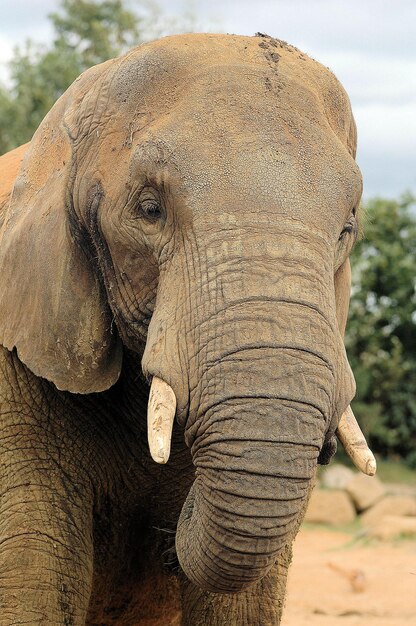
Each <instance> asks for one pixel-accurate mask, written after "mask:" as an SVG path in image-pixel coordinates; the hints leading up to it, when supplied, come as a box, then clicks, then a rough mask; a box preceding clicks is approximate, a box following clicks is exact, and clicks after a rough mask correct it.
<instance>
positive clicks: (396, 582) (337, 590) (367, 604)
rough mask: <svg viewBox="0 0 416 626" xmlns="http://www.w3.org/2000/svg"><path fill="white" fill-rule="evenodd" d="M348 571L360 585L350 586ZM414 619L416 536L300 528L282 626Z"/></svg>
mask: <svg viewBox="0 0 416 626" xmlns="http://www.w3.org/2000/svg"><path fill="white" fill-rule="evenodd" d="M357 570H358V571H357ZM349 572H352V573H353V574H354V575H355V578H354V580H355V583H354V584H355V585H356V587H357V588H358V589H361V588H362V591H354V590H353V586H352V583H351V582H350V580H349V579H348V578H347V577H346V575H347V574H348V573H349ZM415 624H416V541H412V540H405V539H402V540H398V541H395V542H393V541H392V542H375V541H373V542H369V541H367V540H364V539H362V538H361V539H355V540H354V538H353V537H352V535H350V534H345V533H342V532H336V531H332V530H327V529H321V528H319V529H318V528H304V529H302V531H301V532H300V533H299V535H298V537H297V540H296V543H295V550H294V558H293V564H292V568H291V571H290V574H289V584H288V597H287V601H286V611H285V613H284V617H283V620H282V626H410V625H412V626H415Z"/></svg>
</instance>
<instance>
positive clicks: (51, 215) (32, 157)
mask: <svg viewBox="0 0 416 626" xmlns="http://www.w3.org/2000/svg"><path fill="white" fill-rule="evenodd" d="M355 146H356V130H355V124H354V120H353V117H352V113H351V109H350V104H349V101H348V98H347V95H346V94H345V92H344V90H343V88H342V87H341V85H340V84H339V83H338V81H337V80H336V78H335V77H334V76H333V75H332V74H331V72H330V71H329V70H327V69H326V68H324V67H323V66H321V65H320V64H318V63H317V62H315V61H313V60H311V59H309V58H308V57H306V56H305V55H304V54H302V53H301V52H299V50H297V49H296V48H293V47H291V46H289V45H287V44H285V43H283V42H280V41H277V40H273V39H271V38H269V37H266V36H261V37H260V36H258V37H253V38H250V37H237V36H225V35H186V36H177V37H170V38H166V39H162V40H160V41H157V42H153V43H150V44H146V45H143V46H140V47H138V48H136V49H134V50H132V51H131V52H130V53H129V54H127V55H126V56H124V57H121V58H118V59H115V60H113V61H109V62H107V63H104V64H102V65H99V66H97V67H94V68H92V69H91V70H88V71H87V72H85V73H84V74H83V75H81V76H80V78H79V79H78V80H77V81H76V82H75V83H74V84H73V85H72V86H71V87H70V88H69V89H68V91H67V92H66V93H65V94H64V96H62V98H61V99H60V100H59V101H58V102H57V104H56V105H55V106H54V107H53V109H52V110H51V112H50V113H49V115H48V116H47V117H46V118H45V120H44V121H43V123H42V124H41V126H40V128H39V129H38V131H37V132H36V134H35V136H34V137H33V140H32V142H31V145H30V148H29V150H28V152H27V154H26V156H25V159H24V162H23V165H22V169H21V172H20V175H19V177H18V179H17V181H16V184H15V187H14V190H13V194H12V198H11V202H10V205H9V209H8V213H7V215H6V218H5V222H4V226H3V230H2V238H1V244H0V268H1V272H0V275H1V293H2V298H1V303H0V319H1V322H0V325H1V328H0V334H1V337H0V339H1V342H2V344H3V345H5V346H6V347H7V348H9V349H10V350H11V349H13V348H16V349H17V351H18V354H19V356H20V359H21V360H22V361H23V362H24V363H25V364H26V365H27V366H28V367H29V368H30V369H31V370H32V371H33V372H34V373H35V374H37V375H39V376H42V377H44V378H46V379H48V380H49V381H52V382H53V383H54V384H55V385H56V386H57V387H58V389H61V390H67V391H70V392H73V393H91V392H98V391H102V390H104V389H107V388H108V387H110V386H111V385H112V384H113V383H114V382H115V381H116V380H117V378H118V376H119V374H120V371H121V367H122V354H123V350H122V346H123V345H124V346H127V347H128V348H129V349H131V350H133V351H135V352H136V353H137V355H138V356H137V358H138V359H140V358H141V359H142V368H143V372H144V374H145V375H146V377H148V379H149V382H150V380H151V379H154V380H156V381H159V382H157V385H156V386H155V389H154V393H153V394H152V397H151V402H150V407H151V408H150V411H151V414H152V415H151V424H150V431H151V433H152V431H153V430H154V423H153V421H152V420H153V419H154V417H155V415H156V417H159V418H160V421H162V422H163V419H166V421H167V422H168V430H169V422H170V419H171V417H172V416H173V415H175V414H176V417H177V420H178V422H179V423H180V424H181V425H182V427H183V429H184V436H185V441H186V443H187V445H188V446H189V447H190V449H191V452H192V458H193V462H194V465H195V481H194V484H193V487H192V489H191V492H190V493H189V496H188V499H187V501H186V502H185V504H184V507H183V510H182V514H181V518H180V520H179V524H178V530H177V538H176V545H177V551H178V556H179V560H180V563H181V565H182V568H183V570H184V571H185V573H186V574H187V576H188V577H189V578H190V579H191V580H193V581H194V582H195V583H196V584H197V585H199V586H200V587H202V588H203V589H207V590H211V591H215V592H235V591H239V590H241V589H243V588H245V587H246V586H247V585H249V584H251V583H252V582H253V581H256V580H258V579H259V578H261V577H262V576H264V575H265V573H266V572H267V571H268V569H269V568H270V567H271V566H272V564H273V563H274V561H275V560H276V556H277V555H278V553H279V551H280V550H281V549H282V548H283V546H285V545H286V543H287V542H288V538H289V537H291V535H292V534H293V529H294V528H295V526H296V523H297V520H298V518H299V515H300V511H301V510H302V508H303V507H304V504H305V501H306V499H307V496H308V492H309V490H310V485H311V481H312V478H313V475H314V471H315V468H316V464H317V460H318V458H319V456H320V455H321V459H322V458H323V457H325V456H330V453H331V452H333V440H334V433H335V431H336V428H337V426H338V423H339V420H340V416H341V414H342V413H343V411H344V410H345V409H346V408H347V407H348V405H349V403H350V401H351V399H352V398H353V396H354V391H355V385H354V380H353V376H352V373H351V370H350V367H349V365H348V362H347V359H346V354H345V349H344V345H343V330H344V326H345V319H346V315H347V309H348V300H349V264H348V263H349V262H348V255H349V252H350V250H351V248H352V246H353V244H354V240H355V238H356V234H357V230H358V218H359V216H358V204H359V200H360V196H361V188H362V185H361V176H360V172H359V169H358V167H357V165H356V163H355V161H354V156H355ZM160 381H162V382H160ZM138 384H139V383H138ZM160 385H161V386H160ZM163 393H166V397H165V396H163V397H162V396H160V395H159V396H157V394H163ZM176 403H177V407H176ZM163 405H165V406H166V411H167V413H166V415H160V406H162V407H163ZM158 411H159V413H158ZM159 426H160V424H158V427H159ZM152 441H153V440H152ZM168 445H169V444H168V436H166V434H163V433H162V434H161V435H160V438H159V442H158V444H157V446H156V448H155V447H154V443H152V451H153V454H154V455H155V456H157V455H158V454H159V455H160V460H162V461H166V460H167V457H168ZM158 446H159V448H160V450H158Z"/></svg>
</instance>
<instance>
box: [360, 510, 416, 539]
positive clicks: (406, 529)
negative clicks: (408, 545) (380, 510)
mask: <svg viewBox="0 0 416 626" xmlns="http://www.w3.org/2000/svg"><path fill="white" fill-rule="evenodd" d="M368 534H369V536H370V537H375V538H376V539H393V538H394V537H400V536H404V537H416V517H404V516H400V515H386V516H385V517H383V519H382V520H381V521H380V522H379V523H378V524H376V525H375V526H373V527H372V528H370V529H369V533H368Z"/></svg>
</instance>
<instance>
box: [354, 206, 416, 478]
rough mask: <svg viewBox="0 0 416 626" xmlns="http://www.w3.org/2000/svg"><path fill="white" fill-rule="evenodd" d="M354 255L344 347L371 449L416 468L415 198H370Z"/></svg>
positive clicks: (358, 408) (358, 411)
mask: <svg viewBox="0 0 416 626" xmlns="http://www.w3.org/2000/svg"><path fill="white" fill-rule="evenodd" d="M364 208H365V213H366V215H367V219H366V221H367V225H366V227H365V238H363V239H362V240H361V241H359V242H358V244H357V246H356V247H355V249H354V252H353V255H352V266H353V290H352V298H351V305H350V317H349V323H348V329H347V337H346V346H347V352H348V354H349V358H350V362H351V365H352V368H353V371H354V373H355V377H356V381H357V398H356V400H355V402H354V407H355V411H356V413H357V415H359V417H360V418H361V422H362V424H363V426H364V430H365V432H366V434H367V436H368V437H369V440H370V444H371V446H372V447H373V448H374V450H375V451H376V452H379V453H381V454H382V455H384V456H389V455H390V456H391V455H396V456H399V457H401V458H404V459H406V460H407V462H408V463H409V464H411V465H413V466H416V393H415V391H416V216H415V198H414V197H413V196H411V195H410V194H407V195H404V196H403V197H402V198H401V199H400V200H398V201H396V200H383V199H380V198H376V199H373V200H370V201H369V202H368V203H367V204H366V206H365V207H364Z"/></svg>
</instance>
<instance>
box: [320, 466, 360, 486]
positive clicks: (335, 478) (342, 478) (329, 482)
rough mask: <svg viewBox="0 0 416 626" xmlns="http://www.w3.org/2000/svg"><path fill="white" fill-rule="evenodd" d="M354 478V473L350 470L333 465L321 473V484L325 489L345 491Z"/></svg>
mask: <svg viewBox="0 0 416 626" xmlns="http://www.w3.org/2000/svg"><path fill="white" fill-rule="evenodd" d="M354 476H355V472H353V471H352V469H350V468H349V467H346V466H345V465H341V464H340V463H335V464H334V465H330V466H329V467H328V468H327V469H325V471H323V472H322V476H321V483H322V485H323V486H324V487H326V488H327V489H345V487H346V486H347V485H348V483H349V482H351V480H352V479H353V478H354Z"/></svg>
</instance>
